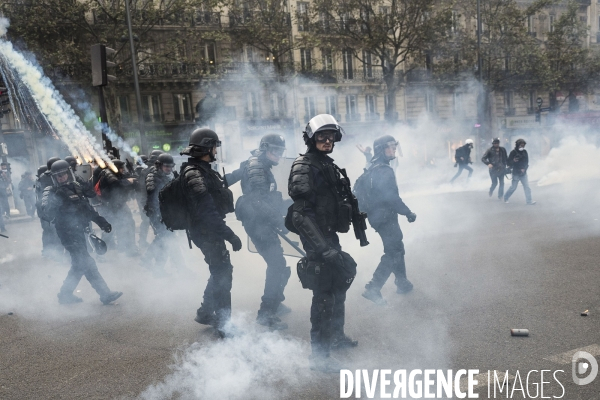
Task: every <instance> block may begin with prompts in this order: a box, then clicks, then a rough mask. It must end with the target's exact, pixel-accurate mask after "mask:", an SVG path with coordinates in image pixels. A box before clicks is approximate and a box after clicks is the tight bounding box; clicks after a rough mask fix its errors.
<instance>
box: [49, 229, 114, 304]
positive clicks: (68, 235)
mask: <svg viewBox="0 0 600 400" xmlns="http://www.w3.org/2000/svg"><path fill="white" fill-rule="evenodd" d="M57 232H58V233H59V235H60V239H61V242H62V244H63V245H64V246H65V249H67V251H68V252H69V253H70V254H71V269H70V270H69V273H68V274H67V278H66V279H65V280H64V282H63V285H62V287H61V288H60V293H61V294H71V293H73V291H74V290H75V288H76V287H77V285H78V284H79V281H80V280H81V278H82V277H83V276H85V278H86V279H87V280H88V282H89V283H90V285H92V287H93V288H94V290H95V291H96V293H98V294H99V295H100V297H104V296H106V295H107V294H108V293H110V289H109V288H108V285H107V284H106V282H105V281H104V278H102V275H100V271H98V267H97V266H96V262H95V261H94V259H93V258H92V257H91V256H90V254H89V253H88V251H87V247H86V240H85V236H84V233H83V230H80V231H78V232H73V231H72V230H71V229H69V231H67V232H62V231H60V230H58V231H57Z"/></svg>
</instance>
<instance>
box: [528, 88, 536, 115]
mask: <svg viewBox="0 0 600 400" xmlns="http://www.w3.org/2000/svg"><path fill="white" fill-rule="evenodd" d="M535 108H537V98H536V96H535V91H534V90H530V91H529V109H530V110H533V109H535Z"/></svg>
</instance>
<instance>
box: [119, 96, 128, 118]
mask: <svg viewBox="0 0 600 400" xmlns="http://www.w3.org/2000/svg"><path fill="white" fill-rule="evenodd" d="M119 109H120V111H121V122H122V123H124V124H129V123H130V122H131V114H130V113H129V96H119Z"/></svg>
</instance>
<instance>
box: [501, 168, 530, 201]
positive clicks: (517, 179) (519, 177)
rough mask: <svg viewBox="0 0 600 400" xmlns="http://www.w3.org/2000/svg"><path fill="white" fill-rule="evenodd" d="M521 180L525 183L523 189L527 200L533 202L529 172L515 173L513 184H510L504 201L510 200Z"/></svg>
mask: <svg viewBox="0 0 600 400" xmlns="http://www.w3.org/2000/svg"><path fill="white" fill-rule="evenodd" d="M519 182H521V184H523V190H524V191H525V200H526V201H527V203H531V188H530V187H529V179H528V178H527V173H524V174H523V175H515V174H514V173H513V178H512V184H511V185H510V188H509V189H508V192H506V195H505V196H504V201H506V200H508V199H509V198H510V196H512V194H513V193H514V192H515V190H517V186H518V185H519Z"/></svg>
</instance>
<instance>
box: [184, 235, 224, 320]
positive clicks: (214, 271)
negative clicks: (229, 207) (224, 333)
mask: <svg viewBox="0 0 600 400" xmlns="http://www.w3.org/2000/svg"><path fill="white" fill-rule="evenodd" d="M191 238H192V241H193V242H194V244H195V245H196V246H198V247H199V248H200V250H201V251H202V254H204V261H205V262H206V263H207V264H208V269H209V271H210V278H209V279H208V283H207V284H206V289H204V298H203V302H202V307H203V308H205V310H206V311H208V312H212V311H214V312H215V315H216V318H217V327H223V326H224V325H225V324H226V323H227V321H229V319H230V318H231V285H232V281H233V266H232V265H231V261H230V260H229V251H228V250H227V248H226V247H225V241H224V240H223V239H220V238H217V237H214V236H212V235H210V234H200V233H196V232H193V233H191Z"/></svg>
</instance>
